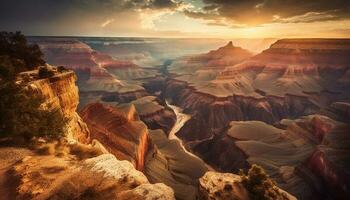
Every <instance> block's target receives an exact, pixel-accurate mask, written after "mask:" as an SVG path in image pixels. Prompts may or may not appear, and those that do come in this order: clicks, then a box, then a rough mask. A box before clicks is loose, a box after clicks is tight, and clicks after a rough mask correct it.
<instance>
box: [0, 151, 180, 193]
mask: <svg viewBox="0 0 350 200" xmlns="http://www.w3.org/2000/svg"><path fill="white" fill-rule="evenodd" d="M61 147H62V146H61ZM64 148H68V149H69V148H70V151H71V152H73V153H71V154H66V155H62V154H61V156H55V155H40V154H39V155H38V154H34V155H33V154H32V155H31V156H27V157H24V158H23V159H22V160H21V161H19V162H17V163H15V164H14V165H13V166H12V167H11V169H10V173H9V177H8V179H7V180H8V182H11V183H15V184H14V185H13V187H14V188H15V191H16V192H15V193H14V194H12V198H16V199H35V200H40V199H91V200H92V199H101V200H102V199H140V200H141V199H145V200H146V199H163V200H170V199H175V198H174V194H173V191H172V189H171V188H169V187H168V186H166V185H164V184H162V183H158V184H150V183H149V182H148V180H147V178H146V176H145V175H143V174H142V173H141V172H139V171H137V170H136V169H135V168H134V167H133V165H132V164H131V163H130V162H128V161H120V160H118V159H116V158H115V156H113V155H111V154H102V155H99V156H96V157H94V156H93V155H90V156H89V154H88V152H89V151H91V150H92V149H91V147H89V146H85V147H82V146H81V147H80V151H77V149H76V148H77V147H72V146H71V147H67V146H66V147H64ZM94 151H96V150H94ZM0 152H1V148H0ZM78 152H79V153H78ZM99 154H100V153H99ZM86 156H87V157H86ZM81 157H84V158H83V159H81Z"/></svg>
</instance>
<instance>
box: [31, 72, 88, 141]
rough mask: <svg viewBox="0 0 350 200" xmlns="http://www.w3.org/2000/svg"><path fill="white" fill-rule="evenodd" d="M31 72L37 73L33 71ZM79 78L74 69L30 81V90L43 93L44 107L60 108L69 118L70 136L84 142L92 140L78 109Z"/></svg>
mask: <svg viewBox="0 0 350 200" xmlns="http://www.w3.org/2000/svg"><path fill="white" fill-rule="evenodd" d="M31 73H37V71H33V72H31ZM76 80H77V78H76V76H75V74H74V72H73V71H65V72H63V73H58V74H55V75H54V76H53V77H50V78H45V79H38V80H34V81H31V82H29V83H28V88H27V89H28V92H30V93H31V95H43V97H44V100H45V102H44V105H42V106H43V107H49V108H50V109H59V110H60V111H61V112H62V113H63V115H64V117H66V118H67V119H68V122H67V134H68V137H72V138H73V139H75V140H77V141H79V142H82V143H89V142H90V133H89V130H88V128H87V126H86V124H85V122H83V120H82V119H81V118H80V116H79V115H78V113H77V112H76V109H77V107H78V104H79V94H78V87H77V86H76V85H75V82H76Z"/></svg>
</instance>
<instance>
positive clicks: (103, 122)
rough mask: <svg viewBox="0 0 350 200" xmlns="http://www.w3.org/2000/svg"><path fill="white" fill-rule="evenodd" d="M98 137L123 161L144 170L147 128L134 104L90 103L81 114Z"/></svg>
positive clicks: (93, 136)
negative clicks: (116, 105) (126, 105)
mask: <svg viewBox="0 0 350 200" xmlns="http://www.w3.org/2000/svg"><path fill="white" fill-rule="evenodd" d="M80 115H81V116H82V118H83V120H84V121H85V122H86V124H87V125H88V127H89V130H90V132H91V138H92V139H97V140H98V141H100V142H101V144H102V145H103V146H105V147H106V149H107V150H108V151H109V152H110V153H112V154H114V155H115V156H116V157H117V158H118V159H120V160H128V161H130V162H132V163H133V164H134V166H135V167H136V169H138V170H143V167H144V162H145V161H144V159H145V155H146V153H147V151H148V143H149V142H148V140H149V139H148V129H147V126H146V125H145V124H144V123H143V122H142V121H140V120H139V117H138V115H137V113H136V111H135V107H133V106H131V107H127V108H125V107H113V106H110V105H103V104H101V103H93V104H89V105H87V106H86V107H85V108H84V109H83V110H82V111H81V113H80Z"/></svg>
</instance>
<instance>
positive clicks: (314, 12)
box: [0, 0, 350, 38]
mask: <svg viewBox="0 0 350 200" xmlns="http://www.w3.org/2000/svg"><path fill="white" fill-rule="evenodd" d="M0 30H1V31H16V30H21V31H22V32H24V33H25V34H26V35H54V36H59V35H66V36H130V37H133V36H140V37H142V36H144V37H216V38H266V37H270V38H285V37H350V0H1V1H0Z"/></svg>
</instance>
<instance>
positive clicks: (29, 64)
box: [0, 32, 45, 73]
mask: <svg viewBox="0 0 350 200" xmlns="http://www.w3.org/2000/svg"><path fill="white" fill-rule="evenodd" d="M0 56H7V57H8V59H9V61H10V62H11V63H12V65H8V67H11V68H12V70H13V71H15V72H16V73H19V72H23V71H28V70H33V69H36V68H37V67H38V66H40V65H44V64H45V61H44V60H43V59H42V57H43V53H42V52H41V51H40V48H39V46H38V45H36V44H28V43H27V40H26V38H25V36H24V35H23V34H21V32H15V33H13V32H0Z"/></svg>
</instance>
